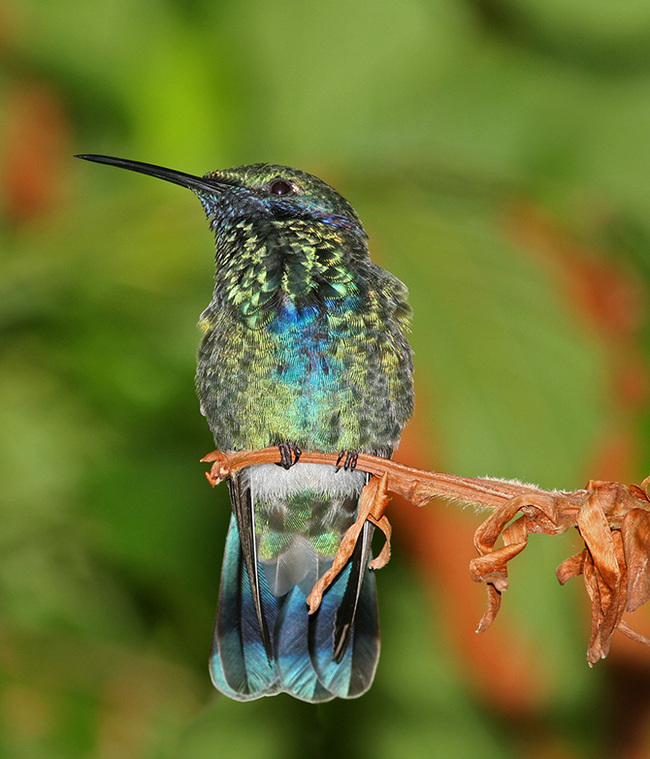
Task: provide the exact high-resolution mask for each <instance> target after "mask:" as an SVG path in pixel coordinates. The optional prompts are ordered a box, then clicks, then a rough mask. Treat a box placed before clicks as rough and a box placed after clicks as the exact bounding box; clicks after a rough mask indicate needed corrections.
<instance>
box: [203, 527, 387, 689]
mask: <svg viewBox="0 0 650 759" xmlns="http://www.w3.org/2000/svg"><path fill="white" fill-rule="evenodd" d="M352 574H353V573H352V571H351V566H350V565H348V566H347V567H346V568H345V569H344V570H343V572H341V574H340V575H339V576H338V577H337V578H336V580H335V581H334V583H333V584H332V586H331V587H330V588H329V589H328V591H327V592H326V593H325V595H324V597H323V602H322V604H321V607H320V609H319V610H318V611H317V612H316V613H315V614H313V615H311V616H310V615H309V614H308V607H307V602H306V598H305V594H304V592H303V591H302V590H301V589H300V588H299V587H297V586H295V587H293V588H292V589H291V590H290V591H289V592H288V593H286V594H285V595H283V596H280V597H276V596H274V595H273V594H272V593H271V592H270V590H269V587H268V583H267V581H266V577H265V574H264V568H263V567H262V566H261V565H260V572H259V584H260V593H261V597H262V598H261V601H262V609H263V613H264V617H265V620H266V624H267V629H268V630H269V632H270V636H271V642H272V649H273V650H272V652H271V657H270V659H269V656H268V655H267V652H266V649H265V646H264V640H263V638H262V635H261V632H260V626H259V621H258V619H257V613H256V608H255V603H254V599H253V596H252V592H251V588H250V583H249V580H248V574H247V571H246V568H245V563H244V560H243V556H242V550H241V545H240V541H239V533H238V530H237V523H236V520H235V518H234V517H233V519H232V520H231V523H230V530H229V533H228V538H227V540H226V549H225V554H224V562H223V570H222V579H221V591H220V599H219V609H218V613H217V621H216V625H215V632H214V639H213V647H212V654H211V658H210V672H211V676H212V680H213V682H214V684H215V686H216V687H217V688H218V689H219V690H220V691H221V692H222V693H224V694H225V695H227V696H229V697H230V698H233V699H235V700H238V701H248V700H252V699H256V698H260V697H261V696H270V695H273V694H275V693H278V692H282V691H284V692H287V693H290V694H291V695H293V696H295V697H296V698H299V699H301V700H303V701H309V702H320V701H328V700H330V699H332V698H335V697H339V698H354V697H356V696H360V695H361V694H362V693H364V692H365V691H366V690H367V689H368V688H369V687H370V685H371V683H372V680H373V677H374V673H375V669H376V666H377V660H378V657H379V624H378V616H377V599H376V588H375V578H374V575H373V573H372V572H371V571H370V570H368V569H366V570H365V577H364V580H363V585H362V588H361V593H360V595H359V600H358V603H357V607H356V614H355V618H354V623H353V625H352V628H351V632H350V636H349V639H348V643H347V647H346V648H345V650H344V652H343V654H342V656H341V657H340V659H339V661H335V660H334V636H335V630H336V617H337V612H338V610H339V607H340V606H341V603H342V601H343V599H344V597H345V594H346V589H347V587H348V583H349V582H350V578H351V575H352Z"/></svg>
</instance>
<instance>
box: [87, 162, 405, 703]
mask: <svg viewBox="0 0 650 759" xmlns="http://www.w3.org/2000/svg"><path fill="white" fill-rule="evenodd" d="M78 157H79V158H83V159H85V160H89V161H94V162H98V163H103V164H108V165H112V166H116V167H119V168H123V169H128V170H130V171H135V172H139V173H142V174H146V175H150V176H153V177H157V178H159V179H162V180H165V181H168V182H172V183H174V184H177V185H180V186H182V187H185V188H187V189H190V190H192V191H193V192H194V193H195V194H196V195H197V197H198V199H199V200H200V202H201V204H202V206H203V210H204V212H205V215H206V217H207V220H208V222H209V224H210V227H211V229H212V232H213V233H214V237H215V249H216V255H215V284H214V292H213V295H212V300H211V302H210V304H209V305H208V307H207V308H206V309H205V310H204V311H203V313H202V314H201V317H200V321H199V327H200V330H201V332H202V339H201V342H200V347H199V351H198V360H197V372H196V387H197V392H198V397H199V401H200V408H201V412H202V414H203V415H204V416H205V417H206V420H207V423H208V425H209V427H210V430H211V431H212V434H213V436H214V441H215V444H216V446H217V448H218V449H220V450H223V451H238V450H249V449H259V448H265V447H267V446H278V448H279V450H280V454H281V462H280V464H273V463H270V464H258V465H254V466H249V467H246V468H244V469H242V470H240V471H238V472H237V473H235V474H233V475H231V477H230V478H229V480H228V484H229V490H230V499H231V505H232V515H231V520H230V526H229V530H228V535H227V538H226V545H225V550H224V558H223V566H222V572H221V582H220V591H219V602H218V610H217V618H216V623H215V628H214V635H213V642H212V649H211V654H210V674H211V678H212V681H213V683H214V685H215V686H216V688H217V689H218V690H219V691H221V692H222V693H223V694H224V695H226V696H228V697H230V698H232V699H234V700H237V701H250V700H253V699H256V698H260V697H262V696H271V695H274V694H277V693H281V692H286V693H289V694H291V695H292V696H294V697H295V698H298V699H300V700H302V701H306V702H312V703H317V702H323V701H329V700H331V699H333V698H335V697H340V698H355V697H358V696H360V695H362V694H363V693H365V692H366V691H367V690H368V689H369V688H370V686H371V684H372V682H373V679H374V676H375V671H376V668H377V662H378V658H379V649H380V640H379V637H380V636H379V621H378V608H377V593H376V584H375V578H374V574H373V572H372V570H370V569H369V568H368V564H369V561H370V559H371V540H372V533H373V529H374V528H373V526H372V525H371V524H370V523H369V522H366V523H365V526H364V528H363V530H362V533H361V536H360V539H359V541H358V543H357V545H356V548H355V550H354V552H353V554H352V556H351V558H350V559H349V561H348V562H347V564H346V566H345V568H344V569H343V570H342V571H341V573H340V574H339V575H338V576H337V578H336V579H335V581H334V582H333V583H332V585H331V586H330V588H329V589H328V590H327V592H326V593H325V595H324V598H323V601H322V603H321V606H320V608H319V609H318V610H317V611H316V612H315V613H314V614H311V615H310V614H309V613H308V607H307V603H306V596H307V595H308V594H309V592H310V590H311V588H312V586H313V585H314V583H315V582H316V580H317V579H318V578H319V577H320V576H321V575H322V574H323V573H324V572H325V571H326V570H327V569H328V568H329V567H330V566H331V564H332V561H333V558H334V556H335V554H336V552H337V549H338V546H339V543H340V541H341V538H342V536H343V535H344V533H345V532H346V530H347V529H348V528H349V527H350V526H351V524H352V523H353V522H354V521H355V517H356V512H357V508H358V503H359V497H360V493H361V491H362V489H363V487H364V486H365V485H366V484H367V482H368V480H369V475H367V474H365V473H364V472H362V471H360V470H357V469H356V468H355V464H356V456H357V455H358V454H359V453H371V454H374V455H377V456H382V457H385V458H390V457H391V456H392V454H393V451H394V449H395V447H396V446H397V444H398V442H399V439H400V436H401V433H402V429H403V427H404V425H405V424H406V422H407V420H408V419H409V417H410V416H411V414H412V411H413V404H414V395H413V360H412V352H411V349H410V347H409V343H408V341H407V337H406V334H407V333H408V331H409V330H410V323H411V309H410V306H409V304H408V291H407V288H406V286H405V285H404V284H403V283H402V282H401V281H400V280H399V279H397V277H395V276H394V275H392V274H391V273H389V272H388V271H386V270H384V269H383V268H381V267H379V266H378V265H376V264H375V263H373V262H372V261H371V259H370V254H369V249H368V242H367V241H368V237H367V234H366V232H365V230H364V228H363V225H362V223H361V221H360V219H359V217H358V215H357V213H356V212H355V210H354V208H353V207H352V205H351V204H350V203H349V202H348V201H347V200H345V199H344V198H343V197H342V196H341V195H340V194H339V193H338V192H337V191H336V190H335V189H334V188H333V187H331V186H330V185H328V184H327V183H325V182H324V181H322V180H321V179H319V178H317V177H315V176H313V175H311V174H308V173H306V172H304V171H300V170H298V169H292V168H289V167H287V166H282V165H275V164H267V163H257V164H251V165H246V166H239V167H236V168H231V169H225V170H219V171H214V172H209V173H207V174H205V175H203V176H197V175H192V174H186V173H184V172H180V171H175V170H172V169H167V168H163V167H161V166H157V165H153V164H148V163H143V162H141V161H132V160H126V159H122V158H115V157H111V156H103V155H94V154H84V155H80V156H78ZM302 450H310V451H320V452H323V453H338V454H339V464H340V465H339V466H336V467H335V466H330V465H324V464H312V463H304V462H300V461H299V458H300V453H301V451H302Z"/></svg>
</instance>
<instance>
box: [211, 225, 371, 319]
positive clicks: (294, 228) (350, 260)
mask: <svg viewBox="0 0 650 759" xmlns="http://www.w3.org/2000/svg"><path fill="white" fill-rule="evenodd" d="M364 256H365V257H367V249H366V246H365V242H364V241H362V240H360V239H359V238H357V237H356V236H355V237H350V236H349V235H348V234H346V232H345V231H344V230H340V229H336V228H330V227H327V226H326V225H321V224H319V225H315V224H314V223H313V222H307V221H303V220H299V219H289V220H282V221H273V222H269V221H265V222H264V223H263V224H262V223H259V222H255V221H250V220H246V221H244V220H242V221H241V222H240V223H238V224H236V225H233V226H232V228H230V229H229V230H227V231H224V232H222V233H221V234H220V235H218V237H217V272H216V283H215V299H217V300H218V301H220V302H225V305H227V306H230V308H231V309H232V310H233V312H234V313H235V314H237V315H238V317H240V318H242V319H243V320H244V321H245V322H246V323H247V324H248V326H249V327H251V328H253V329H256V328H260V327H262V326H265V325H266V324H268V323H269V321H270V320H271V319H272V318H273V316H274V314H275V313H277V310H278V308H283V307H286V304H287V302H291V303H292V304H293V305H294V306H295V307H296V308H299V309H300V308H305V307H308V308H311V307H325V306H326V304H328V303H332V302H336V301H340V300H342V299H347V298H349V297H351V296H354V294H355V293H356V292H357V290H358V287H359V277H358V276H357V273H358V272H357V268H358V265H359V263H360V262H361V261H362V260H363V259H364Z"/></svg>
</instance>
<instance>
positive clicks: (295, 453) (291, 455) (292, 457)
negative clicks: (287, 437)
mask: <svg viewBox="0 0 650 759" xmlns="http://www.w3.org/2000/svg"><path fill="white" fill-rule="evenodd" d="M278 450H279V451H280V462H279V463H278V466H281V467H282V468H283V469H291V467H292V466H293V465H294V464H297V463H298V459H299V458H300V454H301V453H302V451H301V450H300V448H299V447H298V446H297V445H296V444H295V443H279V444H278Z"/></svg>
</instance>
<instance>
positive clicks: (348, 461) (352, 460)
mask: <svg viewBox="0 0 650 759" xmlns="http://www.w3.org/2000/svg"><path fill="white" fill-rule="evenodd" d="M343 457H345V462H344V463H343V464H341V462H342V461H343ZM358 458H359V454H358V453H357V452H356V451H341V452H340V453H339V457H338V459H336V471H337V472H338V471H339V469H345V471H346V472H351V471H352V470H353V469H356V466H357V459H358Z"/></svg>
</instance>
